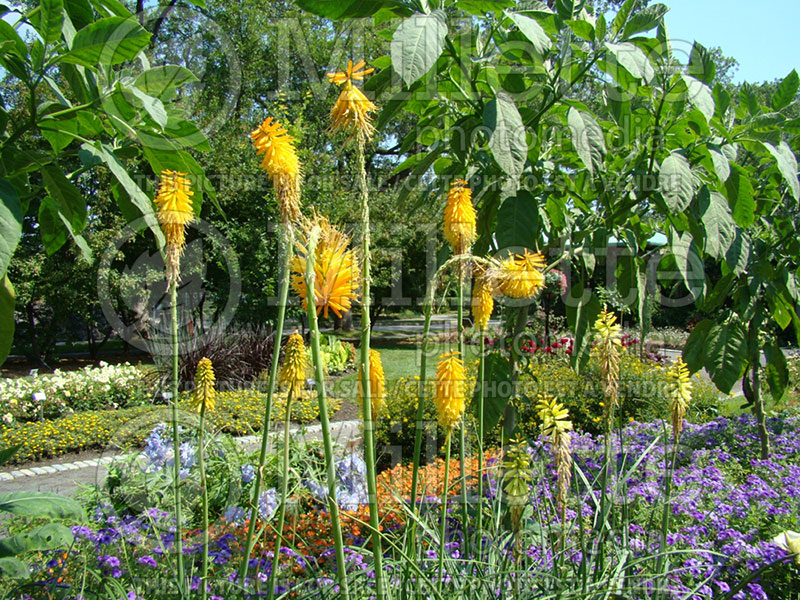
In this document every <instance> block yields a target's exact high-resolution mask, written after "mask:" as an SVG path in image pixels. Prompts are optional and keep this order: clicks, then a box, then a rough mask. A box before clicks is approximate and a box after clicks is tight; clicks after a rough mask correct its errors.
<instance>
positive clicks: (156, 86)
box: [133, 65, 198, 98]
mask: <svg viewBox="0 0 800 600" xmlns="http://www.w3.org/2000/svg"><path fill="white" fill-rule="evenodd" d="M197 80H198V79H197V77H195V75H194V73H192V72H191V71H190V70H189V69H187V68H186V67H181V66H178V65H163V66H160V67H153V68H152V69H147V70H146V71H144V72H143V73H142V74H140V75H139V76H138V77H137V78H136V81H134V82H133V85H134V86H135V87H137V88H138V89H140V90H141V91H143V92H144V93H145V94H147V95H148V96H153V97H154V98H161V96H162V95H163V94H164V92H167V91H169V90H172V89H174V88H176V87H179V86H182V85H184V84H186V83H191V82H193V81H197Z"/></svg>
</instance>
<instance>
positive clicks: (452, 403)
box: [434, 352, 466, 431]
mask: <svg viewBox="0 0 800 600" xmlns="http://www.w3.org/2000/svg"><path fill="white" fill-rule="evenodd" d="M465 395H466V377H465V375H464V362H463V361H462V360H461V358H460V356H459V353H458V352H449V353H446V354H442V356H441V358H440V360H439V364H438V365H437V366H436V395H435V396H434V403H435V404H436V411H437V413H438V415H439V425H441V427H442V429H444V430H445V431H450V430H452V429H453V427H455V425H456V423H457V422H458V420H459V419H460V418H461V415H463V414H464V407H465Z"/></svg>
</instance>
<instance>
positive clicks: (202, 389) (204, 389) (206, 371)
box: [192, 358, 216, 413]
mask: <svg viewBox="0 0 800 600" xmlns="http://www.w3.org/2000/svg"><path fill="white" fill-rule="evenodd" d="M214 381H215V377H214V367H213V366H212V364H211V360H210V359H208V358H201V359H200V361H199V362H198V363H197V371H196V372H195V376H194V391H193V392H192V407H193V408H194V409H195V410H196V411H197V412H199V413H202V412H211V411H213V410H214V406H215V402H214V396H215V395H216V391H215V390H214Z"/></svg>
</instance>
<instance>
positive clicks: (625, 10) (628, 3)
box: [611, 0, 638, 37]
mask: <svg viewBox="0 0 800 600" xmlns="http://www.w3.org/2000/svg"><path fill="white" fill-rule="evenodd" d="M637 1H638V0H625V3H624V4H623V5H622V6H620V8H619V10H618V11H617V15H616V16H615V17H614V22H613V23H612V24H611V37H614V36H615V35H617V34H618V33H620V32H622V31H623V30H624V28H625V23H627V22H628V17H630V16H631V11H633V7H634V6H636V3H637Z"/></svg>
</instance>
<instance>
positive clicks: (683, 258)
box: [670, 232, 705, 299]
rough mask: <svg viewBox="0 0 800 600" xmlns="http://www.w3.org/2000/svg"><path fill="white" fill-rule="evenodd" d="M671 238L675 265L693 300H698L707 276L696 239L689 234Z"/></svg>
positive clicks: (671, 249)
mask: <svg viewBox="0 0 800 600" xmlns="http://www.w3.org/2000/svg"><path fill="white" fill-rule="evenodd" d="M670 237H671V239H670V251H671V252H672V254H673V255H674V256H675V264H676V266H677V267H678V271H679V272H680V274H681V277H682V278H683V283H684V285H685V286H686V289H687V290H688V291H689V293H690V294H691V295H692V299H696V298H697V297H698V296H699V294H700V292H701V291H702V287H703V283H704V282H705V276H704V273H703V261H702V260H701V259H700V256H699V254H698V252H697V248H696V245H695V242H694V238H693V237H692V235H691V234H690V233H688V232H686V233H683V234H680V235H672V236H670Z"/></svg>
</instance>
